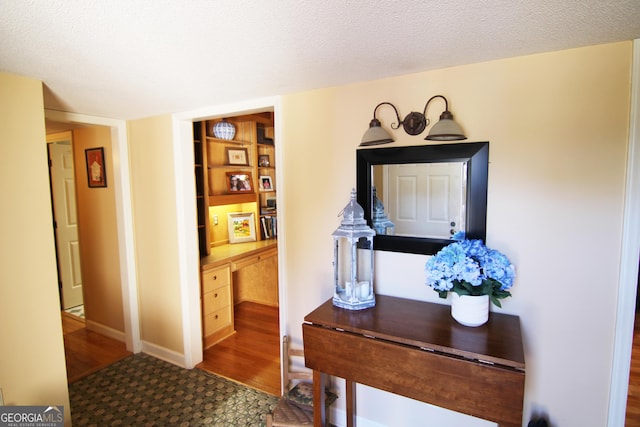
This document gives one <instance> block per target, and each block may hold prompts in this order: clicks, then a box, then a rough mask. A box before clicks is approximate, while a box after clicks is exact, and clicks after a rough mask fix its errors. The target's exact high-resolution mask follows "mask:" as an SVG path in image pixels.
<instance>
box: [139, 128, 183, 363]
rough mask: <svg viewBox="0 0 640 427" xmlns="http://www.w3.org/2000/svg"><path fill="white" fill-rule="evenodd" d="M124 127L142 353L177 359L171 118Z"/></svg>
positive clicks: (180, 343) (178, 327)
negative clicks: (125, 130)
mask: <svg viewBox="0 0 640 427" xmlns="http://www.w3.org/2000/svg"><path fill="white" fill-rule="evenodd" d="M128 125H129V152H130V163H131V183H132V197H133V201H132V204H133V211H134V233H135V240H136V265H137V271H138V278H137V280H138V296H139V301H140V304H139V305H140V330H141V338H142V341H143V350H145V349H146V350H148V351H150V352H152V353H153V354H155V355H157V356H163V355H162V352H164V351H168V352H169V353H167V354H164V357H165V358H168V359H171V360H177V359H178V358H179V357H178V355H182V354H183V353H184V351H183V333H182V317H181V316H182V310H181V307H180V280H179V277H178V247H177V234H176V226H175V224H176V221H177V220H176V203H175V201H176V192H175V177H174V172H173V171H174V165H173V148H172V143H173V142H172V124H171V116H161V117H154V118H149V119H141V120H134V121H131V122H129V123H128ZM194 203H195V202H194ZM194 233H195V230H194ZM172 352H175V354H173V353H172Z"/></svg>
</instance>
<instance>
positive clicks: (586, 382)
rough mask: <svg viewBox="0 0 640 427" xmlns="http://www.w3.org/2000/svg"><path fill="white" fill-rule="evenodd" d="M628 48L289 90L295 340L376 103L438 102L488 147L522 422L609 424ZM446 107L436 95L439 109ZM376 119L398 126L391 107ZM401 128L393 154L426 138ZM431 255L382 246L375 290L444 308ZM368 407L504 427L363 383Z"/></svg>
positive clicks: (435, 422)
mask: <svg viewBox="0 0 640 427" xmlns="http://www.w3.org/2000/svg"><path fill="white" fill-rule="evenodd" d="M631 54H632V43H631V42H624V43H616V44H608V45H602V46H594V47H588V48H582V49H575V50H568V51H562V52H553V53H548V54H541V55H534V56H526V57H518V58H511V59H506V60H500V61H493V62H486V63H480V64H473V65H467V66H461V67H455V68H450V69H443V70H435V71H430V72H425V73H419V74H413V75H406V76H401V77H397V78H390V79H384V80H379V81H373V82H363V83H358V84H354V85H348V86H343V87H338V88H329V89H325V90H318V91H313V92H306V93H302V94H295V95H290V96H285V97H284V99H283V104H282V105H283V140H284V141H283V143H282V146H283V147H284V150H285V152H284V159H285V160H284V165H283V167H282V169H283V176H284V189H283V190H284V193H283V195H284V201H285V203H284V205H285V209H286V218H287V221H286V224H282V225H281V227H282V226H284V227H286V229H285V233H284V235H285V236H286V242H284V243H285V245H286V248H287V251H286V253H287V254H288V256H287V259H286V271H285V272H284V276H285V277H286V283H287V292H288V301H289V306H288V307H287V308H286V310H287V312H288V323H289V324H288V330H289V333H290V334H292V335H293V336H294V340H298V341H299V340H300V337H301V327H300V325H301V323H302V319H303V317H304V315H305V314H306V313H308V312H309V311H310V310H311V309H313V308H314V307H315V306H316V305H318V304H320V303H321V302H323V301H324V300H326V299H328V298H329V297H330V296H331V293H332V281H331V272H332V267H331V261H332V251H331V233H332V232H333V230H335V228H336V227H337V226H338V225H339V218H338V217H337V214H338V212H340V210H341V209H342V208H343V207H344V206H345V205H346V203H347V201H348V197H349V191H350V189H351V188H352V187H353V186H354V185H355V183H356V178H355V150H356V149H357V148H358V144H359V142H360V139H361V137H362V134H363V133H364V131H365V130H366V129H367V126H368V123H369V121H370V120H371V117H372V112H373V108H374V107H375V105H377V104H378V103H379V102H381V101H391V102H393V103H394V104H395V105H396V106H397V107H398V108H399V110H400V113H401V114H402V115H403V116H404V115H406V114H408V113H409V112H410V111H422V109H423V108H424V103H425V102H426V100H427V99H428V98H429V97H430V96H431V95H434V94H438V93H440V94H443V95H445V96H447V98H448V99H449V102H450V104H449V106H450V109H451V111H452V113H453V114H454V116H455V117H456V119H458V120H459V122H460V123H461V125H462V126H463V128H464V129H465V131H466V132H467V135H468V137H469V139H468V140H469V141H490V159H489V160H490V165H489V197H488V219H487V243H488V245H489V246H491V247H494V248H496V249H499V250H501V251H503V252H504V253H506V254H507V255H508V256H509V257H510V259H511V260H512V261H513V262H514V264H515V265H516V269H517V273H518V277H517V280H516V283H515V286H514V288H513V297H512V298H510V299H508V300H506V301H504V302H503V307H504V309H503V311H505V312H508V313H513V314H517V315H519V316H520V318H521V322H522V327H523V338H524V345H525V352H526V363H527V382H526V402H525V410H526V415H525V417H526V420H525V421H528V416H529V415H530V414H531V411H533V410H544V411H546V412H548V413H549V414H550V416H551V418H552V420H553V422H554V425H563V426H565V425H566V426H577V425H606V421H607V406H608V398H609V386H610V379H611V365H612V353H613V338H614V331H615V318H616V296H617V286H618V268H619V262H620V244H621V227H622V207H623V195H624V178H625V167H626V150H627V132H628V127H629V123H628V120H629V119H628V117H629V102H630V71H631V70H630V69H631ZM442 110H443V104H440V105H439V104H438V102H435V103H434V104H432V105H431V106H430V111H429V112H428V116H429V117H430V118H431V119H432V120H436V119H437V117H438V115H439V114H440V112H442ZM379 112H380V114H379V116H378V117H379V118H380V120H381V121H382V123H383V126H385V127H386V128H387V129H389V130H390V128H389V125H390V123H391V122H392V121H393V116H392V115H393V112H392V111H391V110H385V109H381V110H380V111H379ZM391 132H392V134H393V135H394V136H395V137H396V142H395V144H394V145H396V146H398V145H412V144H425V143H427V142H425V141H424V140H423V139H422V138H420V137H410V136H408V135H406V134H405V133H404V132H402V131H391ZM310 170H313V172H310ZM282 186H283V184H281V188H282ZM310 242H312V243H311V244H310ZM425 261H426V256H418V255H407V254H396V253H389V252H379V253H377V254H376V279H377V280H376V291H377V292H378V293H380V294H386V295H397V296H402V297H407V298H414V299H420V300H429V301H434V302H445V301H442V300H439V299H438V298H437V294H436V293H435V292H434V291H432V290H431V289H430V288H428V287H426V286H425V285H424V281H425V274H424V263H425ZM337 384H338V385H339V386H341V382H338V383H337ZM342 395H343V394H342ZM357 406H358V415H359V416H360V417H363V418H364V419H368V420H369V421H370V422H371V424H370V425H416V423H420V425H428V426H438V427H447V426H451V427H453V426H459V425H465V426H475V425H478V426H484V425H493V424H492V423H487V422H484V421H479V420H475V419H469V418H467V417H465V416H462V415H458V414H453V413H450V412H449V411H445V410H442V409H438V408H434V407H431V406H428V405H423V404H420V403H417V402H415V401H412V400H409V399H403V398H400V397H396V396H393V395H390V394H387V393H384V392H380V391H377V390H372V389H369V388H365V387H361V388H359V389H358V403H357ZM338 408H339V409H343V408H344V403H343V401H341V402H340V403H339V406H338ZM427 420H428V421H427ZM365 425H367V424H365Z"/></svg>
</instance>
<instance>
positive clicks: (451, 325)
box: [304, 295, 525, 370]
mask: <svg viewBox="0 0 640 427" xmlns="http://www.w3.org/2000/svg"><path fill="white" fill-rule="evenodd" d="M304 320H305V322H308V323H313V324H316V325H321V326H324V327H329V328H332V329H338V330H344V331H347V332H353V333H356V334H361V335H365V336H369V337H373V338H376V339H383V340H387V341H391V342H395V343H399V344H404V345H409V346H413V347H419V348H422V349H424V350H429V351H435V352H440V353H444V354H448V355H453V356H460V357H465V358H468V359H474V360H480V361H483V362H490V363H494V364H498V365H503V366H506V367H510V368H514V369H518V370H524V367H525V363H524V350H523V347H522V334H521V330H520V318H519V317H518V316H513V315H508V314H503V313H495V312H491V313H490V314H489V321H488V322H487V323H485V324H484V325H482V326H479V327H475V328H472V327H468V326H463V325H460V324H459V323H458V322H456V321H455V320H454V319H453V318H452V317H451V307H450V306H449V305H443V304H435V303H430V302H423V301H415V300H409V299H403V298H397V297H391V296H385V295H376V306H375V307H372V308H368V309H365V310H345V309H342V308H339V307H335V306H334V305H333V300H332V299H329V300H328V301H327V302H325V303H324V304H322V305H321V306H319V307H318V308H317V309H315V310H314V311H312V312H311V313H309V314H308V315H307V316H305V318H304Z"/></svg>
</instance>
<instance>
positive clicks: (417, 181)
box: [372, 162, 467, 239]
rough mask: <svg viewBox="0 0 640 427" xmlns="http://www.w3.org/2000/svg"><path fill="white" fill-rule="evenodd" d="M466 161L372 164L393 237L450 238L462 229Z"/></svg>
mask: <svg viewBox="0 0 640 427" xmlns="http://www.w3.org/2000/svg"><path fill="white" fill-rule="evenodd" d="M466 171H467V163H466V162H451V163H447V162H443V163H409V164H388V165H375V166H373V171H372V173H373V183H374V186H375V188H376V192H377V197H378V199H379V200H380V201H381V202H382V204H383V205H384V207H385V211H386V214H387V216H388V217H389V220H390V221H391V222H393V224H394V225H395V229H394V234H395V235H396V236H411V237H424V238H436V239H450V238H452V237H453V236H454V235H456V233H460V232H464V231H465V222H464V221H465V218H466V211H465V200H466V197H467V194H466V182H467V176H466V175H467V174H466Z"/></svg>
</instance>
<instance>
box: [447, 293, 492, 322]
mask: <svg viewBox="0 0 640 427" xmlns="http://www.w3.org/2000/svg"><path fill="white" fill-rule="evenodd" d="M451 298H452V299H451V316H452V317H453V318H454V319H455V320H456V321H457V322H458V323H460V324H461V325H464V326H472V327H475V326H480V325H484V324H485V323H487V320H489V295H480V296H470V295H462V296H460V295H458V294H457V293H455V292H452V295H451Z"/></svg>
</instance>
